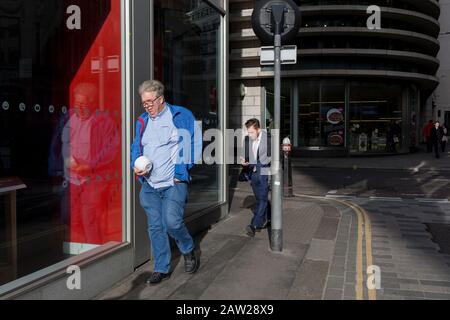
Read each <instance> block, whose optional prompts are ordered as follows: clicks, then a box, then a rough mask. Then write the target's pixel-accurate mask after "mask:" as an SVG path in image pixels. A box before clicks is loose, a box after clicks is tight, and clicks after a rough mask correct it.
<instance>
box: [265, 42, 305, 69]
mask: <svg viewBox="0 0 450 320" xmlns="http://www.w3.org/2000/svg"><path fill="white" fill-rule="evenodd" d="M273 64H275V47H261V65H262V66H268V65H273ZM281 64H297V46H283V47H281Z"/></svg>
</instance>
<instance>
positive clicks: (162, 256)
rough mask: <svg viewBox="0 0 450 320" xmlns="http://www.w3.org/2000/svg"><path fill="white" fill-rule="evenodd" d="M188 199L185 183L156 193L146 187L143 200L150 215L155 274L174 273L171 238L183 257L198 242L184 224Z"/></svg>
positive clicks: (155, 190)
mask: <svg viewBox="0 0 450 320" xmlns="http://www.w3.org/2000/svg"><path fill="white" fill-rule="evenodd" d="M187 196H188V185H187V184H184V183H180V184H175V185H174V186H173V187H167V188H161V189H154V188H152V187H151V186H150V185H149V184H148V183H145V184H144V185H143V187H142V190H141V193H140V200H141V205H142V207H143V208H144V210H145V212H146V214H147V222H148V233H149V237H150V241H151V246H152V255H153V260H154V266H153V272H160V273H169V272H170V261H171V259H172V255H171V251H170V243H169V235H170V236H171V237H172V238H174V239H175V241H176V243H177V246H178V248H179V249H180V251H181V253H182V254H188V253H190V252H191V251H192V250H193V249H194V240H193V239H192V237H191V235H190V234H189V231H188V230H187V228H186V226H185V224H184V220H183V217H184V207H185V204H186V201H187Z"/></svg>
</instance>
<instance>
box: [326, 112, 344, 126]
mask: <svg viewBox="0 0 450 320" xmlns="http://www.w3.org/2000/svg"><path fill="white" fill-rule="evenodd" d="M327 120H328V122H329V123H331V124H338V123H341V122H342V121H343V120H344V116H343V115H342V112H341V111H340V110H339V109H330V111H328V113H327Z"/></svg>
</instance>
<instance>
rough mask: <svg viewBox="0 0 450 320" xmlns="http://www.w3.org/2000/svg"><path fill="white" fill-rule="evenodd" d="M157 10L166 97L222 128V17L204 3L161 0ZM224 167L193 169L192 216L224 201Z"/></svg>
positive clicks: (205, 124)
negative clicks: (220, 91) (220, 67)
mask: <svg viewBox="0 0 450 320" xmlns="http://www.w3.org/2000/svg"><path fill="white" fill-rule="evenodd" d="M154 9H155V13H154V16H155V24H154V26H155V29H154V30H155V35H154V38H155V40H154V42H155V54H154V57H155V78H156V79H158V80H160V81H162V82H163V83H164V84H165V85H166V87H167V94H166V99H167V101H168V102H169V103H173V104H175V105H180V106H184V107H186V108H188V109H189V110H191V111H192V112H193V114H194V116H195V118H196V119H197V121H201V123H202V128H203V132H205V131H206V130H208V129H220V128H221V127H222V126H223V124H222V119H221V117H220V114H221V112H220V110H219V96H218V90H217V88H219V87H220V83H219V81H220V73H219V64H220V60H219V58H220V47H221V46H220V41H219V40H220V21H221V15H220V14H219V12H218V11H217V10H216V9H214V8H213V7H211V6H210V5H208V4H207V3H206V2H204V1H192V0H177V1H162V0H157V1H155V4H154ZM213 142H214V141H212V142H211V143H213ZM216 142H217V141H216ZM207 146H208V143H206V142H205V143H204V148H207ZM218 146H219V145H218ZM221 170H222V167H221V165H220V164H213V165H209V164H206V163H205V164H203V165H196V166H195V167H194V169H193V171H192V178H193V183H192V186H191V188H190V197H189V202H188V214H192V213H194V212H196V211H198V210H202V209H205V208H208V207H211V206H214V205H218V204H219V202H221V201H222V194H221V192H220V190H221V185H220V174H221Z"/></svg>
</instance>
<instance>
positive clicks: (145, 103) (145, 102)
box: [141, 96, 162, 108]
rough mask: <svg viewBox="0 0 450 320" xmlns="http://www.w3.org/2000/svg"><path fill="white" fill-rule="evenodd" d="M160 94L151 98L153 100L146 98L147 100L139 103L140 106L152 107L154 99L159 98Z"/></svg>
mask: <svg viewBox="0 0 450 320" xmlns="http://www.w3.org/2000/svg"><path fill="white" fill-rule="evenodd" d="M161 97H162V96H159V97H156V98H155V99H153V100H147V101H144V102H142V103H141V104H142V106H143V107H144V108H147V107H153V105H154V104H155V101H156V100H158V99H159V98H161Z"/></svg>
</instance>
